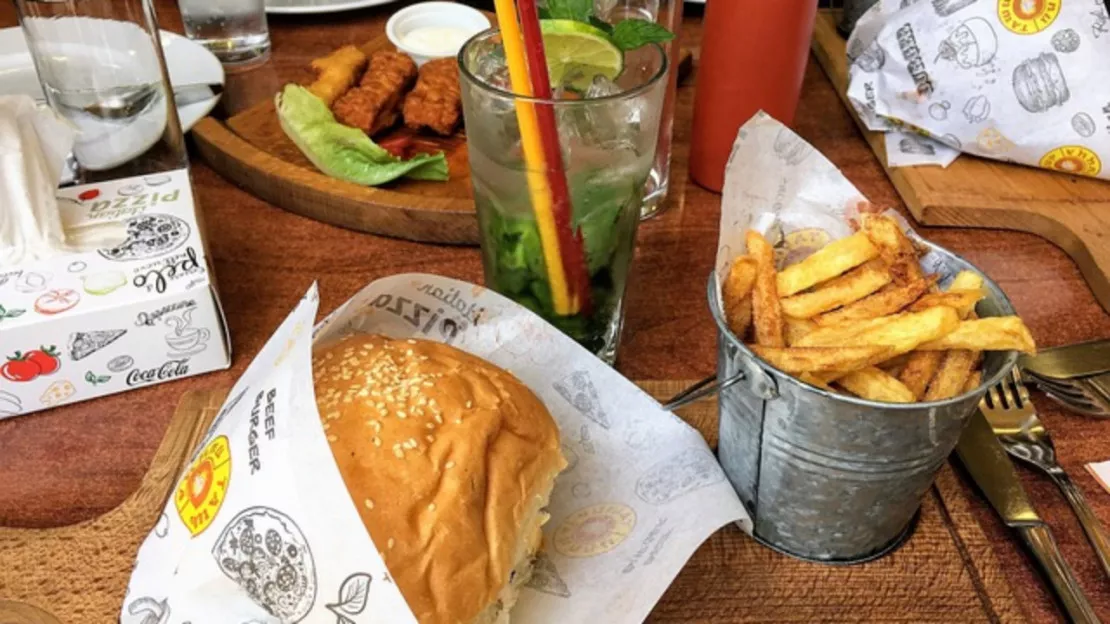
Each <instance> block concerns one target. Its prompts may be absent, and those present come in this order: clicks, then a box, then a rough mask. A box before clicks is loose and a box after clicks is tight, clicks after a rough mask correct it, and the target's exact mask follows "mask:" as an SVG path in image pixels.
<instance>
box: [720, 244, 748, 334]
mask: <svg viewBox="0 0 1110 624" xmlns="http://www.w3.org/2000/svg"><path fill="white" fill-rule="evenodd" d="M755 275H756V261H755V258H753V257H751V256H740V257H738V258H736V259H735V260H733V261H732V267H731V268H730V269H729V271H728V277H726V278H725V283H724V284H723V285H722V287H721V296H722V298H723V299H724V308H725V321H726V322H727V323H728V327H729V329H731V330H732V333H733V334H734V335H736V337H737V338H739V339H740V340H743V339H744V336H745V335H746V334H747V333H748V328H749V327H750V326H751V324H752V298H751V294H752V287H753V286H754V285H755Z"/></svg>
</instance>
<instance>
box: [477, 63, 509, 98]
mask: <svg viewBox="0 0 1110 624" xmlns="http://www.w3.org/2000/svg"><path fill="white" fill-rule="evenodd" d="M474 73H475V75H476V76H477V78H478V79H479V80H481V81H482V82H484V83H486V84H488V85H490V86H491V87H496V88H498V89H504V90H506V91H509V90H511V89H510V87H511V85H512V83H511V82H510V81H509V66H508V65H506V64H505V57H504V56H503V55H499V54H486V55H483V56H482V57H480V58H479V59H478V62H477V64H476V66H475V68H474Z"/></svg>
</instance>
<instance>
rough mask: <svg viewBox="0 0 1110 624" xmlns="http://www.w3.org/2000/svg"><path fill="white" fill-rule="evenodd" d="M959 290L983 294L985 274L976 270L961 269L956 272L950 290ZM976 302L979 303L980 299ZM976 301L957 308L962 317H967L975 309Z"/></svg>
mask: <svg viewBox="0 0 1110 624" xmlns="http://www.w3.org/2000/svg"><path fill="white" fill-rule="evenodd" d="M958 290H971V291H976V292H979V293H980V294H982V292H983V276H982V275H979V274H978V273H976V272H974V271H960V272H959V273H957V274H956V277H954V278H952V283H951V284H949V285H948V292H955V291H958ZM975 303H979V302H978V300H977V301H976V302H975ZM975 303H973V304H971V305H970V306H965V307H962V308H959V309H958V310H956V311H957V312H959V313H960V318H961V319H966V318H967V317H968V315H969V314H971V313H972V312H974V311H975Z"/></svg>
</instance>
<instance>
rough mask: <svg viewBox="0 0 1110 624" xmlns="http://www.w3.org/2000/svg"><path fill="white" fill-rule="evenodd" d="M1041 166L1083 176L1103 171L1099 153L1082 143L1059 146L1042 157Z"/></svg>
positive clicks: (1095, 174) (1094, 174)
mask: <svg viewBox="0 0 1110 624" xmlns="http://www.w3.org/2000/svg"><path fill="white" fill-rule="evenodd" d="M1041 166H1042V167H1044V168H1045V169H1055V170H1057V171H1064V172H1067V173H1074V174H1076V175H1082V176H1092V177H1094V176H1097V175H1098V174H1099V172H1100V171H1102V161H1101V160H1099V157H1098V154H1096V153H1094V152H1092V151H1091V150H1089V149H1087V148H1085V147H1083V146H1082V145H1065V146H1063V147H1057V148H1056V149H1054V150H1052V151H1051V152H1049V153H1047V154H1045V155H1044V156H1042V157H1041Z"/></svg>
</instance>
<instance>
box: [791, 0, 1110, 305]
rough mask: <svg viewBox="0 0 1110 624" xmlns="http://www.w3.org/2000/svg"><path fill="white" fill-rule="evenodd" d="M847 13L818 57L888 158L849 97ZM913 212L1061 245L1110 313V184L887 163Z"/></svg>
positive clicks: (977, 161)
mask: <svg viewBox="0 0 1110 624" xmlns="http://www.w3.org/2000/svg"><path fill="white" fill-rule="evenodd" d="M839 15H840V12H839V11H837V10H833V9H825V10H822V11H820V12H819V14H818V16H817V23H816V26H815V30H814V34H813V51H814V54H815V55H816V57H817V60H818V62H820V64H821V66H822V67H823V68H824V69H825V72H826V73H827V74H828V75H829V78H830V80H832V83H833V86H834V87H835V88H836V90H837V93H838V94H840V95H841V97H842V98H843V99H844V104H845V106H847V107H848V109H849V111H850V112H851V114H852V117H853V118H854V119H855V120H856V122H857V123H859V125H860V131H861V132H862V133H863V135H864V138H865V139H866V140H867V143H868V144H869V145H870V146H871V149H873V150H874V151H875V155H876V156H877V157H878V158H879V161H880V162H881V163H884V164H885V163H886V146H885V143H884V140H883V134H882V133H880V132H871V131H869V130H867V128H866V127H865V126H864V125H863V122H862V121H860V119H859V116H858V115H856V114H855V111H854V110H853V109H852V107H851V105H850V104H849V103H848V100H847V95H846V93H847V88H848V60H847V56H846V54H845V41H844V39H843V37H841V36H840V34H839V33H837V31H836V24H837V22H838V20H839ZM886 171H887V175H889V176H890V181H891V182H892V183H893V184H894V187H895V188H896V189H898V193H899V195H901V196H902V200H903V201H905V202H906V207H907V208H909V210H910V212H911V213H913V216H914V217H915V218H916V219H917V220H918V221H920V222H921V223H924V224H926V225H940V226H955V227H991V228H1002V229H1008V230H1020V231H1022V232H1030V233H1033V234H1037V235H1038V236H1043V237H1045V238H1047V239H1048V240H1050V241H1052V242H1053V243H1056V244H1057V245H1059V246H1060V248H1061V249H1063V250H1064V251H1065V252H1067V254H1068V255H1069V256H1071V258H1072V260H1074V261H1075V263H1076V264H1077V265H1079V270H1080V271H1082V272H1083V276H1084V277H1085V278H1086V279H1087V283H1088V284H1089V285H1090V286H1091V290H1092V291H1094V293H1095V297H1097V298H1098V300H1099V302H1100V303H1101V304H1102V306H1103V307H1104V308H1106V309H1107V310H1110V245H1108V244H1107V239H1108V238H1110V183H1108V182H1106V181H1104V180H1096V179H1094V178H1086V177H1081V176H1075V175H1068V174H1063V173H1056V172H1051V171H1045V170H1043V169H1035V168H1033V167H1024V166H1021V165H1013V164H1008V163H1003V162H998V161H992V160H985V159H982V158H977V157H974V156H970V155H966V154H964V155H961V156H960V157H959V158H958V159H956V161H955V162H953V163H952V164H951V165H949V166H948V168H946V169H942V168H940V167H886Z"/></svg>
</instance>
